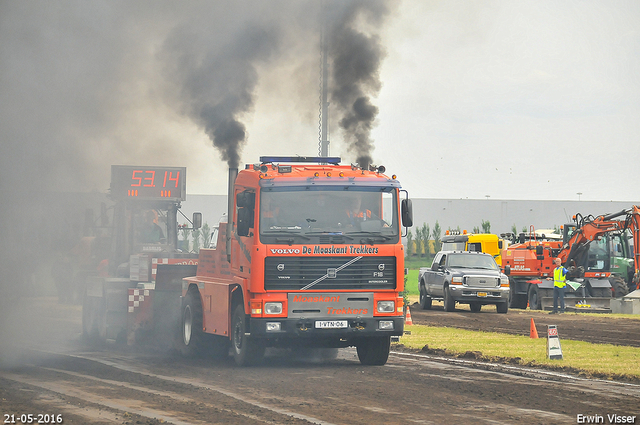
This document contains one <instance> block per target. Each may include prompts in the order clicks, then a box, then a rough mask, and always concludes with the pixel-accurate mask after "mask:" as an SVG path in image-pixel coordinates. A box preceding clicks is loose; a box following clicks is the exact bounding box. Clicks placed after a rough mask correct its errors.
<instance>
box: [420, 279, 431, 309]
mask: <svg viewBox="0 0 640 425" xmlns="http://www.w3.org/2000/svg"><path fill="white" fill-rule="evenodd" d="M432 302H433V300H432V299H431V297H430V296H428V295H427V293H426V290H425V289H424V287H423V286H422V285H420V307H422V309H423V310H431V304H432Z"/></svg>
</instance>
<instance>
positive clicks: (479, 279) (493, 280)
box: [464, 276, 500, 288]
mask: <svg viewBox="0 0 640 425" xmlns="http://www.w3.org/2000/svg"><path fill="white" fill-rule="evenodd" d="M464 284H465V285H467V286H470V287H472V288H495V287H496V286H500V278H497V277H492V276H465V277H464Z"/></svg>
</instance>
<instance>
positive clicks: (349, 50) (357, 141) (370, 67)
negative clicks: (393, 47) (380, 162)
mask: <svg viewBox="0 0 640 425" xmlns="http://www.w3.org/2000/svg"><path fill="white" fill-rule="evenodd" d="M331 7H332V8H334V9H333V10H328V11H327V12H328V13H327V15H326V16H327V18H328V19H329V25H328V29H329V34H328V37H329V40H330V41H329V46H330V47H329V57H330V58H331V59H332V68H331V70H332V72H331V77H332V81H331V84H332V87H331V100H332V105H335V106H336V107H337V112H338V113H339V115H340V117H341V118H340V119H339V124H340V127H341V128H342V130H343V133H344V138H345V142H346V143H347V146H348V149H349V150H350V151H352V152H354V153H355V155H356V162H357V163H358V164H360V165H361V166H362V167H364V168H366V167H368V166H369V164H371V162H372V157H371V153H372V151H373V149H374V147H373V141H372V140H371V129H372V128H373V125H374V123H375V119H376V116H377V115H378V107H377V106H375V105H374V104H373V103H372V101H371V98H372V97H374V96H377V94H378V93H379V92H380V88H381V82H380V65H381V62H382V59H384V56H385V50H384V48H383V47H382V45H381V42H380V37H379V36H378V35H377V34H376V33H375V32H376V31H378V30H379V28H380V25H381V24H382V22H383V20H384V18H385V17H386V16H387V15H388V8H387V5H386V2H385V1H375V0H374V1H370V0H367V1H360V0H358V1H349V2H337V3H331ZM367 29H368V30H369V31H366V30H367Z"/></svg>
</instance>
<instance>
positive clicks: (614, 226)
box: [501, 206, 640, 310]
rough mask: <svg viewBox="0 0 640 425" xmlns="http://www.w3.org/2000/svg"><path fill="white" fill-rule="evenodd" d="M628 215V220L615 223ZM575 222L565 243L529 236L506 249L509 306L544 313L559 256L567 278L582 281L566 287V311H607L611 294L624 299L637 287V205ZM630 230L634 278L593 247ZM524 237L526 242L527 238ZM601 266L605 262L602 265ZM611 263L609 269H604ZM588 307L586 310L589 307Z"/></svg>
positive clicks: (639, 242) (639, 237)
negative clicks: (618, 270)
mask: <svg viewBox="0 0 640 425" xmlns="http://www.w3.org/2000/svg"><path fill="white" fill-rule="evenodd" d="M622 216H624V220H620V219H618V220H615V219H616V218H618V217H622ZM574 221H575V223H571V224H567V225H565V226H564V230H563V241H554V240H543V239H538V238H536V237H531V238H529V240H526V241H525V240H521V241H520V242H519V243H513V244H511V245H509V246H508V247H507V248H506V249H504V250H503V251H502V255H501V256H502V266H503V267H504V268H505V272H506V273H507V274H509V281H510V288H511V292H510V307H512V308H526V307H527V303H528V305H529V306H530V308H532V309H538V310H540V309H543V308H544V307H545V305H544V303H543V302H547V303H548V302H549V300H550V298H551V297H552V296H553V281H552V280H547V279H546V278H547V277H553V268H554V265H553V260H554V258H556V257H559V258H560V259H561V260H562V264H563V265H564V267H566V268H567V269H568V270H569V271H570V273H569V275H568V279H569V280H570V281H572V282H576V283H579V284H580V285H579V287H578V286H577V285H574V286H576V287H575V288H573V287H571V286H570V285H567V289H566V291H567V292H566V295H565V297H566V298H565V301H566V304H567V307H568V309H576V310H578V309H582V310H586V309H589V308H591V309H598V308H604V309H608V308H609V301H610V299H611V297H612V296H616V297H619V296H624V295H626V294H627V293H628V292H629V289H636V288H637V286H638V279H639V277H640V275H639V273H638V266H639V265H640V209H639V208H638V207H637V206H633V207H632V208H629V209H626V210H623V211H620V212H617V213H613V214H608V215H600V216H597V217H593V216H587V217H582V216H581V215H577V216H576V217H574ZM627 231H630V232H631V233H632V236H633V241H634V244H633V246H634V248H633V249H634V252H633V260H634V261H633V270H634V273H632V276H625V274H626V273H612V272H611V268H610V267H608V266H609V264H608V263H607V262H608V261H609V259H606V261H605V260H602V261H596V259H595V258H594V256H593V255H592V254H591V252H592V251H591V250H590V246H591V244H592V243H593V242H594V241H599V240H601V239H602V238H604V237H607V236H611V235H614V236H616V235H617V236H621V235H622V236H626V232H627ZM523 239H524V238H523ZM599 263H603V264H599ZM604 263H607V267H605V266H604ZM587 306H588V307H587Z"/></svg>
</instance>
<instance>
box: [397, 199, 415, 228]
mask: <svg viewBox="0 0 640 425" xmlns="http://www.w3.org/2000/svg"><path fill="white" fill-rule="evenodd" d="M400 207H401V213H402V225H403V226H404V227H411V226H413V206H412V204H411V199H403V200H402V203H401V204H400Z"/></svg>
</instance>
